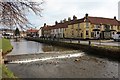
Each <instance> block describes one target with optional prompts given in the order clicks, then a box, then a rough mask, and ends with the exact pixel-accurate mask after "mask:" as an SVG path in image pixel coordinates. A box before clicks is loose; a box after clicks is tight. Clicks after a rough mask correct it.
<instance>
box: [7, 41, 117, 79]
mask: <svg viewBox="0 0 120 80" xmlns="http://www.w3.org/2000/svg"><path fill="white" fill-rule="evenodd" d="M11 43H12V45H13V47H14V49H13V51H12V52H11V53H10V54H9V55H24V54H27V56H23V57H24V58H23V57H22V59H23V60H21V61H20V60H17V59H18V58H17V57H16V61H14V62H13V63H10V64H7V66H8V68H9V69H10V70H11V71H12V72H13V73H14V74H15V76H17V77H18V78H118V68H119V65H118V62H115V61H111V60H108V59H104V58H98V57H95V56H92V55H88V54H86V53H84V52H81V51H80V50H72V49H67V48H63V47H57V46H52V45H46V44H42V43H38V42H33V41H26V40H21V41H20V42H14V40H11ZM29 54H30V55H31V54H32V55H33V54H34V58H31V56H30V55H29ZM35 55H36V56H35ZM26 58H28V59H26ZM30 58H31V59H30Z"/></svg>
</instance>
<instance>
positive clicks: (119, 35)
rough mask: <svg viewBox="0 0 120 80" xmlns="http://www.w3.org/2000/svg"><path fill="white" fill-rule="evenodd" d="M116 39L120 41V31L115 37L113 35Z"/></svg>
mask: <svg viewBox="0 0 120 80" xmlns="http://www.w3.org/2000/svg"><path fill="white" fill-rule="evenodd" d="M113 39H114V41H120V32H117V33H116V34H115V35H114V37H113Z"/></svg>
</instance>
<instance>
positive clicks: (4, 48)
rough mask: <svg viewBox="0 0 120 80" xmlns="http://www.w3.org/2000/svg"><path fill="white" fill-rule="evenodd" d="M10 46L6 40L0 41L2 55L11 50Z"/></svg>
mask: <svg viewBox="0 0 120 80" xmlns="http://www.w3.org/2000/svg"><path fill="white" fill-rule="evenodd" d="M12 48H13V47H12V45H11V43H10V41H9V40H8V39H4V38H2V39H0V49H2V53H3V55H5V54H6V53H7V52H9V51H11V50H12Z"/></svg>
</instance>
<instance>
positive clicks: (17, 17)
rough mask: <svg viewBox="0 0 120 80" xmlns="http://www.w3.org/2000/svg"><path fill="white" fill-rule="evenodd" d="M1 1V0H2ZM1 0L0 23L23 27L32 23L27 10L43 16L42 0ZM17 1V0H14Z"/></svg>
mask: <svg viewBox="0 0 120 80" xmlns="http://www.w3.org/2000/svg"><path fill="white" fill-rule="evenodd" d="M0 1H1V0H0ZM5 1H8V2H4V0H3V1H1V2H0V24H1V25H3V26H19V27H20V28H23V26H26V27H27V25H28V24H30V22H29V20H28V18H27V17H26V14H27V12H33V13H35V14H36V15H39V16H41V11H42V10H43V9H42V8H41V4H43V2H44V1H43V0H40V2H29V0H22V1H21V0H17V1H16V2H10V1H9V0H5ZM14 1H15V0H14Z"/></svg>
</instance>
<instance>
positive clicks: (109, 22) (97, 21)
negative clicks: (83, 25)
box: [88, 16, 118, 25]
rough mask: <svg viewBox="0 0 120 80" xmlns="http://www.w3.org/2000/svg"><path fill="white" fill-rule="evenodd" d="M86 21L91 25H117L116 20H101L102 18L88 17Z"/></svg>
mask: <svg viewBox="0 0 120 80" xmlns="http://www.w3.org/2000/svg"><path fill="white" fill-rule="evenodd" d="M88 20H89V21H90V22H91V23H93V24H101V23H102V24H110V25H118V21H117V20H116V19H110V18H102V17H90V16H89V17H88Z"/></svg>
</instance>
